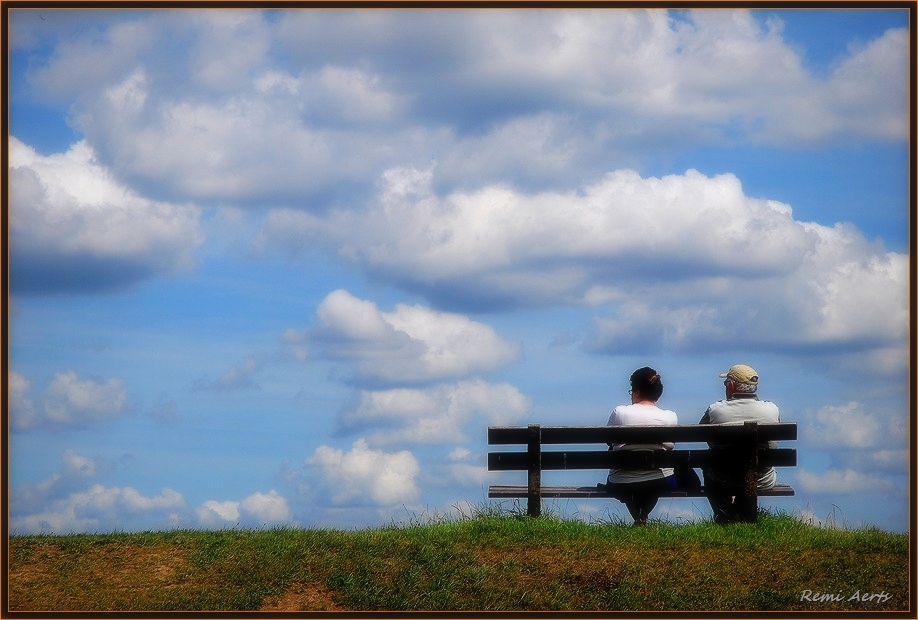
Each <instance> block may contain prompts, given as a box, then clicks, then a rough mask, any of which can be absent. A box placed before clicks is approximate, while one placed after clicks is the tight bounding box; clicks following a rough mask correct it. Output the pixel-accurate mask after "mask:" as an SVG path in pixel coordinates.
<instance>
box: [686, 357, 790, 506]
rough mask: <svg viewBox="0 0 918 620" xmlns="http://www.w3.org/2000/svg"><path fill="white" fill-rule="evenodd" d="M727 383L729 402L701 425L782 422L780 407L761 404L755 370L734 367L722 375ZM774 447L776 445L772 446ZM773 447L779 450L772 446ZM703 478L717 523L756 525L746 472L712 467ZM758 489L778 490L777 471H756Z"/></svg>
mask: <svg viewBox="0 0 918 620" xmlns="http://www.w3.org/2000/svg"><path fill="white" fill-rule="evenodd" d="M720 376H721V378H722V379H724V390H725V392H726V395H727V398H726V399H725V400H719V401H717V402H716V403H713V404H711V405H710V406H709V407H708V408H707V410H706V411H705V412H704V415H703V416H702V417H701V421H700V422H699V424H742V423H743V422H747V421H748V422H758V423H760V424H768V423H776V422H780V421H781V420H780V413H779V411H778V406H777V405H776V404H774V403H773V402H771V401H767V400H759V397H758V392H757V390H758V386H759V374H758V373H757V372H756V371H755V369H754V368H752V367H750V366H746V365H745V364H736V365H735V366H731V367H730V370H728V371H727V372H725V373H723V374H721V375H720ZM772 444H773V445H772ZM708 445H709V446H710V447H711V448H712V449H715V448H716V449H729V448H730V446H728V445H727V446H725V445H719V444H715V443H712V442H708ZM769 445H770V447H772V448H775V447H777V442H771V443H770V444H769ZM702 474H703V475H704V488H705V495H707V497H708V503H710V504H711V510H712V511H713V512H714V522H715V523H733V522H737V521H747V522H754V521H755V520H756V515H755V514H754V513H755V512H756V511H757V501H756V498H754V497H752V498H747V497H746V494H745V488H744V486H745V481H744V480H743V472H742V470H741V469H740V468H738V467H736V466H735V465H732V466H731V465H727V464H724V465H720V466H718V465H717V464H714V465H711V466H710V467H707V468H704V469H702ZM756 475H757V480H756V485H757V488H758V489H759V490H763V489H770V488H772V487H774V486H775V482H776V480H777V474H776V473H775V468H774V467H765V468H760V469H758V470H757V471H756Z"/></svg>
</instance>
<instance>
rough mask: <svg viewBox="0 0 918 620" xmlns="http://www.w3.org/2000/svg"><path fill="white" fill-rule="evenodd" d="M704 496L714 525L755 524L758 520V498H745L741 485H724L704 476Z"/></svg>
mask: <svg viewBox="0 0 918 620" xmlns="http://www.w3.org/2000/svg"><path fill="white" fill-rule="evenodd" d="M704 494H705V495H706V496H707V498H708V503H709V504H711V510H712V511H713V512H714V522H715V523H737V522H745V523H755V521H756V519H758V516H759V515H758V513H759V508H758V505H759V504H758V498H757V497H746V492H745V489H744V488H743V485H742V484H725V483H723V482H721V481H718V480H715V479H713V478H711V477H710V476H708V475H707V474H705V476H704Z"/></svg>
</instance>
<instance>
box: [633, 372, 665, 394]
mask: <svg viewBox="0 0 918 620" xmlns="http://www.w3.org/2000/svg"><path fill="white" fill-rule="evenodd" d="M631 389H632V390H635V391H637V392H640V394H641V396H643V397H645V398H647V399H649V400H657V399H658V398H660V396H661V395H662V394H663V379H662V378H660V375H659V374H658V373H657V371H656V370H654V369H653V368H651V367H650V366H644V367H643V368H638V369H637V370H635V371H634V372H633V373H631Z"/></svg>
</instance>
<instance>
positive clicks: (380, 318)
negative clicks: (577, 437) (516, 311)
mask: <svg viewBox="0 0 918 620" xmlns="http://www.w3.org/2000/svg"><path fill="white" fill-rule="evenodd" d="M316 317H317V319H318V326H317V327H316V328H315V329H313V330H310V331H309V332H308V333H307V334H308V338H309V341H310V342H312V343H313V344H314V345H316V346H317V347H319V348H320V349H319V351H318V353H320V354H321V355H323V356H325V357H327V358H329V359H332V360H339V361H343V362H347V363H349V364H353V366H354V368H355V375H356V378H357V380H359V381H363V382H382V383H389V384H391V383H413V382H428V381H434V380H442V379H449V378H456V377H464V376H467V375H470V374H475V373H480V372H487V371H491V370H494V369H497V368H500V367H502V366H505V365H507V364H509V363H510V362H513V361H515V360H516V358H517V357H518V355H519V347H518V346H517V345H515V344H513V343H510V342H507V341H506V340H504V339H502V338H501V337H500V336H498V335H497V333H495V332H494V330H493V329H491V328H490V327H488V326H487V325H485V324H483V323H479V322H476V321H472V320H471V319H469V318H468V317H466V316H463V315H460V314H454V313H447V312H437V311H435V310H431V309H430V308H427V307H424V306H420V305H406V304H398V305H397V306H396V307H395V309H394V310H393V311H392V312H382V311H380V310H379V309H378V308H377V306H376V304H374V303H373V302H371V301H367V300H363V299H359V298H357V297H355V296H353V295H351V294H350V293H348V292H347V291H344V290H337V291H334V292H332V293H330V294H329V295H328V296H327V297H326V298H325V299H324V300H323V301H322V303H321V304H320V305H319V307H318V309H317V310H316ZM291 338H292V336H291V335H290V334H289V333H288V334H287V335H286V339H287V340H288V341H290V340H291ZM294 340H295V339H294Z"/></svg>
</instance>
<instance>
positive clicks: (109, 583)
mask: <svg viewBox="0 0 918 620" xmlns="http://www.w3.org/2000/svg"><path fill="white" fill-rule="evenodd" d="M188 566H189V564H188V560H187V558H186V557H185V554H184V552H183V550H182V549H179V548H176V547H175V546H172V545H167V544H162V545H149V546H148V545H120V546H118V545H112V546H100V547H98V548H88V549H84V550H81V552H80V553H72V552H68V551H65V550H62V549H60V548H59V547H57V546H54V545H42V546H39V547H37V548H36V549H35V550H34V551H33V553H32V554H31V557H29V558H27V559H24V560H21V561H18V562H11V563H10V572H9V584H10V601H9V604H10V609H11V610H17V611H50V610H83V609H98V610H103V609H130V608H134V606H135V605H136V604H137V602H138V601H139V600H143V599H144V598H145V597H146V596H147V595H148V594H149V593H150V592H155V591H156V590H158V589H170V588H174V587H176V586H178V585H181V584H182V583H183V582H184V581H186V580H187V576H188ZM26 593H28V594H26Z"/></svg>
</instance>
